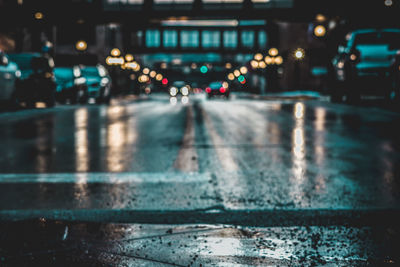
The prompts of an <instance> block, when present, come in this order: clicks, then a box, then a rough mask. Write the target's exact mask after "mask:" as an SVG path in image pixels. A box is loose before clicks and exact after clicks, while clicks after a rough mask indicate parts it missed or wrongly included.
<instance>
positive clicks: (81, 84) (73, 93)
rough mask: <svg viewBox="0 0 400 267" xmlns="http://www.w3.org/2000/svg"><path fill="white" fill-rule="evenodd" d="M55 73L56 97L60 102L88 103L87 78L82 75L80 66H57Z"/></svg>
mask: <svg viewBox="0 0 400 267" xmlns="http://www.w3.org/2000/svg"><path fill="white" fill-rule="evenodd" d="M54 74H55V78H56V83H57V90H56V91H57V93H56V99H57V101H58V102H60V103H63V104H64V103H67V101H69V103H71V104H76V103H86V102H87V99H88V87H87V84H86V78H85V77H83V76H82V72H81V69H80V68H79V67H78V66H73V67H56V68H54Z"/></svg>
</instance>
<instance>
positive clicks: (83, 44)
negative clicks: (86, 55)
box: [75, 40, 87, 51]
mask: <svg viewBox="0 0 400 267" xmlns="http://www.w3.org/2000/svg"><path fill="white" fill-rule="evenodd" d="M75 48H76V50H78V51H85V50H86V49H87V43H86V42H85V41H83V40H79V41H78V42H76V44H75Z"/></svg>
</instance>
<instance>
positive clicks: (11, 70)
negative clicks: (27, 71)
mask: <svg viewBox="0 0 400 267" xmlns="http://www.w3.org/2000/svg"><path fill="white" fill-rule="evenodd" d="M20 76H21V71H20V70H19V68H18V66H17V64H16V63H14V62H11V61H9V59H8V57H7V56H6V55H5V54H4V53H2V52H0V101H1V107H4V106H8V107H12V106H15V105H16V103H17V99H16V88H15V83H16V81H17V79H18V78H19V77H20Z"/></svg>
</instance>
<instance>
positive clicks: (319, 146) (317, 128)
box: [314, 107, 326, 168]
mask: <svg viewBox="0 0 400 267" xmlns="http://www.w3.org/2000/svg"><path fill="white" fill-rule="evenodd" d="M325 117H326V111H325V109H324V108H321V107H317V108H316V109H315V122H314V134H315V138H314V154H315V159H316V163H317V165H318V167H320V168H322V167H323V163H324V160H325V133H326V132H325Z"/></svg>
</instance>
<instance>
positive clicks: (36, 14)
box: [34, 12, 44, 20]
mask: <svg viewBox="0 0 400 267" xmlns="http://www.w3.org/2000/svg"><path fill="white" fill-rule="evenodd" d="M34 16H35V19H37V20H40V19H43V17H44V16H43V13H42V12H36V13H35V15H34Z"/></svg>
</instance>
